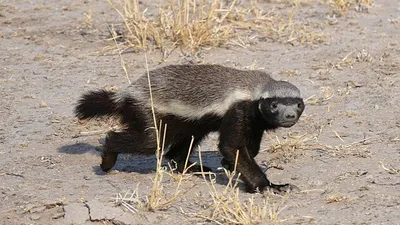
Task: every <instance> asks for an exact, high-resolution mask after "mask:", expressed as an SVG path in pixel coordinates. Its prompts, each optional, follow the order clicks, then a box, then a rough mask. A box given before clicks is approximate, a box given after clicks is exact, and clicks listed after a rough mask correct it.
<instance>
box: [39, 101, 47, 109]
mask: <svg viewBox="0 0 400 225" xmlns="http://www.w3.org/2000/svg"><path fill="white" fill-rule="evenodd" d="M39 107H40V108H47V107H48V106H47V103H46V102H44V101H42V102H41V103H40V104H39Z"/></svg>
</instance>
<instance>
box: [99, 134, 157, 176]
mask: <svg viewBox="0 0 400 225" xmlns="http://www.w3.org/2000/svg"><path fill="white" fill-rule="evenodd" d="M156 147H157V145H156V140H155V138H154V137H152V135H150V134H146V133H143V132H138V131H134V130H123V131H122V132H114V131H110V132H108V134H107V137H106V143H105V146H104V151H103V154H102V162H101V165H100V167H101V169H102V170H103V171H104V172H107V171H109V170H110V169H111V168H112V167H113V166H114V165H115V162H116V161H117V157H118V154H119V153H130V154H138V155H151V154H154V150H155V149H156Z"/></svg>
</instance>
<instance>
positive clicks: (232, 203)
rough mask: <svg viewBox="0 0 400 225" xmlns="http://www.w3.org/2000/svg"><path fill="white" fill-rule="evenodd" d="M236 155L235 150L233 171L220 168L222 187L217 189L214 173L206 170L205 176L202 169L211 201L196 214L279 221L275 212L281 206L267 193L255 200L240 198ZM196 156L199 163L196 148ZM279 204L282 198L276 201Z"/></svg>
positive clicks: (225, 220) (224, 220)
mask: <svg viewBox="0 0 400 225" xmlns="http://www.w3.org/2000/svg"><path fill="white" fill-rule="evenodd" d="M238 156H239V151H238V152H237V154H236V163H235V167H234V171H233V172H230V171H227V170H226V169H224V172H225V174H226V176H227V178H228V184H227V185H226V186H225V188H224V189H223V190H222V191H219V190H218V188H217V187H216V186H215V184H216V175H215V174H214V173H209V174H208V175H209V176H208V177H206V174H205V173H202V175H203V179H204V181H205V183H206V184H207V186H208V188H209V191H210V196H211V198H212V204H211V205H210V207H208V208H207V209H206V210H204V211H203V212H200V213H198V214H197V217H200V218H203V219H206V220H207V221H212V222H214V223H217V224H260V223H268V224H280V223H281V220H280V219H279V214H280V212H281V211H282V210H283V209H285V207H277V206H276V205H275V204H273V203H272V201H270V198H269V197H266V198H263V199H262V200H261V201H260V202H257V203H256V202H255V200H254V196H252V197H251V198H249V199H247V200H243V199H242V197H241V196H240V193H241V192H240V190H239V188H238V182H239V178H240V173H239V174H237V173H236V166H237V160H238ZM199 159H200V165H201V166H202V157H201V151H199ZM236 174H237V176H236ZM282 204H283V202H281V203H280V204H279V205H282Z"/></svg>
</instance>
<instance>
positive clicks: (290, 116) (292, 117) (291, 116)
mask: <svg viewBox="0 0 400 225" xmlns="http://www.w3.org/2000/svg"><path fill="white" fill-rule="evenodd" d="M284 116H285V119H287V120H295V119H296V112H292V111H290V112H285V115H284Z"/></svg>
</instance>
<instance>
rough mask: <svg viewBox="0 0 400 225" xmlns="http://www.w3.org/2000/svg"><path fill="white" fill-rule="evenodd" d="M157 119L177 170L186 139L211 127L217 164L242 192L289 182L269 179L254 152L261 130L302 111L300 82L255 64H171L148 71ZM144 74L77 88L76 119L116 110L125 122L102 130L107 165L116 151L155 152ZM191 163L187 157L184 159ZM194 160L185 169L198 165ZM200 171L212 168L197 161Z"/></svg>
mask: <svg viewBox="0 0 400 225" xmlns="http://www.w3.org/2000/svg"><path fill="white" fill-rule="evenodd" d="M149 77H150V81H151V89H152V98H153V106H154V111H155V115H156V118H157V120H158V121H159V120H162V122H163V124H167V132H166V138H165V140H164V141H165V146H166V149H167V150H168V151H167V153H166V155H165V156H166V157H167V158H168V159H170V160H174V161H175V162H176V163H177V168H178V171H183V170H184V165H185V160H186V157H187V154H190V153H189V151H190V149H189V146H190V144H191V141H192V136H193V137H194V141H193V146H197V145H198V144H199V143H200V142H201V141H202V140H203V139H204V138H205V137H206V136H207V135H208V134H209V133H210V132H213V131H217V132H219V134H220V137H219V150H220V152H221V154H222V156H223V160H222V162H221V163H222V165H223V166H224V167H226V168H230V169H232V168H233V165H234V164H235V158H236V152H237V151H239V156H238V162H237V170H238V172H240V173H241V176H240V178H241V179H242V181H243V182H244V183H245V184H246V188H247V189H246V190H247V191H248V192H255V191H263V190H266V189H272V190H273V191H275V192H280V191H287V190H289V189H292V188H293V187H294V186H291V185H289V184H283V185H277V184H273V183H271V182H270V181H269V180H268V179H267V177H266V175H265V174H264V172H263V171H262V170H261V168H260V167H259V166H258V165H257V163H256V162H255V160H254V157H255V156H256V155H257V154H258V152H259V150H260V142H261V138H262V136H263V133H264V131H266V130H274V129H277V128H279V127H291V126H293V125H294V124H295V123H296V122H297V121H298V119H299V117H300V116H301V114H302V112H303V110H304V107H305V106H304V102H303V99H302V97H301V94H300V91H299V89H298V88H297V87H296V86H294V85H293V84H291V83H288V82H285V81H277V80H274V79H273V78H271V77H270V76H269V75H268V74H267V73H265V72H262V71H242V70H237V69H233V68H228V67H224V66H220V65H170V66H166V67H162V68H159V69H155V70H153V71H150V72H149ZM148 84H149V81H148V77H147V74H145V75H142V76H141V77H139V78H138V79H137V80H136V81H134V82H133V83H132V84H131V85H129V86H128V87H127V88H126V89H124V90H122V91H119V92H117V93H113V92H109V91H105V90H97V91H90V92H88V93H86V94H84V95H83V96H82V97H81V99H80V100H79V101H78V104H77V106H76V108H75V114H76V116H77V117H78V118H79V119H88V118H89V119H90V118H94V117H100V116H117V117H119V118H120V122H121V124H123V125H124V129H123V131H121V132H114V131H110V132H109V133H108V134H107V136H106V142H105V146H104V152H103V155H102V163H101V165H100V167H101V169H102V170H103V171H105V172H106V171H109V170H110V169H111V168H112V167H113V166H114V164H115V162H116V160H117V156H118V154H119V153H131V154H142V155H146V154H147V155H148V154H154V152H155V150H156V143H157V141H156V140H157V139H156V134H155V132H154V129H151V128H154V126H155V125H154V120H153V116H152V104H151V101H150V91H149V85H148ZM189 165H190V164H189ZM200 170H201V168H200V166H199V165H195V166H194V167H192V168H191V171H200ZM203 170H204V171H211V169H210V168H206V167H203Z"/></svg>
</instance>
